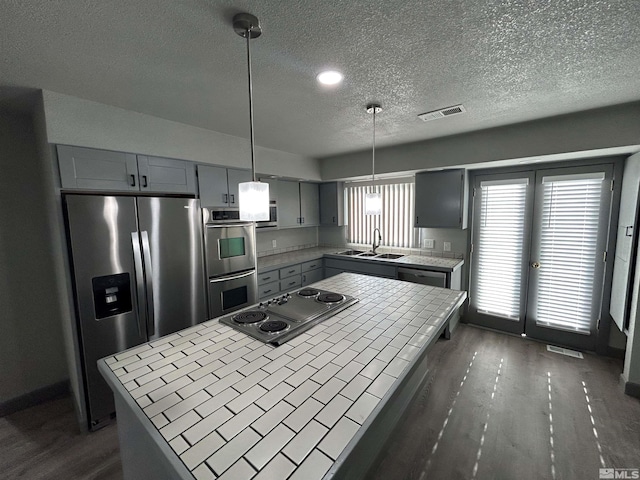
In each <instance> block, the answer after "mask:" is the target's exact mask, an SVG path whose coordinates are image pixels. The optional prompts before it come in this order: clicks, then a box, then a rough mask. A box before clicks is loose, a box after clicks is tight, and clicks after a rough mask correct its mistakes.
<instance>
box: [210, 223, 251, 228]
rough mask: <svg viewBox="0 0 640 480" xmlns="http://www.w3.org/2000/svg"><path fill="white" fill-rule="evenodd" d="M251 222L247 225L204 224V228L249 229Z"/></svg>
mask: <svg viewBox="0 0 640 480" xmlns="http://www.w3.org/2000/svg"><path fill="white" fill-rule="evenodd" d="M252 223H253V222H247V223H206V224H205V227H206V228H229V227H249V226H251V225H252Z"/></svg>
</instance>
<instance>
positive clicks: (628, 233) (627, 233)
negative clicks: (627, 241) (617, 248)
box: [624, 225, 633, 237]
mask: <svg viewBox="0 0 640 480" xmlns="http://www.w3.org/2000/svg"><path fill="white" fill-rule="evenodd" d="M624 235H625V236H626V237H633V225H629V226H628V227H626V229H625V232H624Z"/></svg>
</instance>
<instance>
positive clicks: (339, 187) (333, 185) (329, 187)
mask: <svg viewBox="0 0 640 480" xmlns="http://www.w3.org/2000/svg"><path fill="white" fill-rule="evenodd" d="M344 224H345V223H344V183H342V182H330V183H321V184H320V225H330V226H334V227H340V226H342V225H344Z"/></svg>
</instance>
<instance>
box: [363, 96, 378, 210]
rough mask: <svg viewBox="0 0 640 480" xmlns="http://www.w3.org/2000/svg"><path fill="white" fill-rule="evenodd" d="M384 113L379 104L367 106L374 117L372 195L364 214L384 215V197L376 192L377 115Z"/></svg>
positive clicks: (365, 201) (366, 200)
mask: <svg viewBox="0 0 640 480" xmlns="http://www.w3.org/2000/svg"><path fill="white" fill-rule="evenodd" d="M381 111H382V107H381V106H380V105H379V104H377V103H370V104H369V105H367V113H369V114H372V115H373V151H372V154H371V184H372V185H371V193H367V194H366V195H365V197H364V214H365V215H381V214H382V195H381V194H380V193H379V192H377V191H376V185H375V182H376V114H378V113H380V112H381Z"/></svg>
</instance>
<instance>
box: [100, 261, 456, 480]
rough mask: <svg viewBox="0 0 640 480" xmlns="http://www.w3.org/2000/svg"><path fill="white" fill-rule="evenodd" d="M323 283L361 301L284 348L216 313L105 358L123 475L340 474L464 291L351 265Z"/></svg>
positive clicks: (320, 284)
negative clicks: (235, 326)
mask: <svg viewBox="0 0 640 480" xmlns="http://www.w3.org/2000/svg"><path fill="white" fill-rule="evenodd" d="M314 286H317V287H318V288H323V289H326V290H331V291H336V292H340V293H344V294H348V295H352V296H354V297H357V298H359V299H360V302H359V303H357V304H355V305H353V306H351V307H349V308H347V309H346V310H344V311H342V312H340V313H338V314H336V315H335V316H333V317H331V318H329V319H328V320H326V321H324V322H323V323H321V324H319V325H316V326H315V327H313V328H312V329H311V330H309V331H307V332H305V333H303V334H301V335H299V336H298V337H296V338H294V339H292V340H291V341H289V342H288V343H286V344H284V345H282V346H280V347H272V346H271V345H267V344H264V343H262V342H260V341H258V340H254V339H252V338H250V337H248V336H246V335H245V334H243V333H242V332H238V331H236V330H233V329H231V328H230V327H227V326H224V325H221V324H220V323H218V321H217V320H215V319H214V320H210V321H208V322H205V323H202V324H200V325H197V326H195V327H192V328H189V329H187V330H184V331H181V332H179V333H176V334H173V335H169V336H167V337H164V338H161V339H158V340H155V341H152V342H149V343H146V344H143V345H140V346H138V347H135V348H132V349H130V350H127V351H125V352H121V353H119V354H117V355H115V356H112V357H107V358H106V359H103V360H100V361H99V369H100V371H101V372H102V374H103V375H104V376H105V378H106V380H107V382H108V383H109V385H110V386H111V388H112V389H113V390H114V394H115V398H116V407H117V414H118V430H119V434H120V443H121V455H122V459H123V469H124V474H125V478H126V479H129V478H137V477H139V476H140V475H143V474H144V475H147V476H148V475H152V476H153V478H156V479H162V478H183V479H193V478H195V479H198V480H201V479H213V478H224V479H227V478H232V479H245V478H246V479H249V478H257V479H285V478H291V479H305V480H312V479H320V478H323V477H325V478H338V477H340V476H341V475H340V473H341V471H343V470H344V469H345V468H347V467H346V466H345V465H347V463H348V459H349V455H355V454H358V453H357V448H358V445H359V444H360V445H362V444H365V443H366V442H367V441H370V440H371V439H369V440H366V439H367V435H366V434H367V433H370V432H371V431H372V430H373V429H374V427H375V428H377V427H376V425H375V422H376V420H379V419H377V417H380V418H382V417H383V415H381V412H386V410H388V409H389V408H390V405H391V403H392V402H391V401H390V399H392V398H393V397H400V396H403V397H406V396H409V395H406V394H405V393H406V392H404V393H403V392H401V390H402V389H403V388H405V386H404V385H405V384H406V383H407V382H408V380H407V379H408V378H409V377H410V376H416V375H414V374H413V373H414V372H415V371H417V368H418V366H419V365H418V364H420V363H422V364H424V363H425V362H426V355H425V352H426V350H427V348H428V347H429V346H430V345H431V344H432V343H433V342H435V340H436V339H437V337H438V336H439V334H440V333H441V332H442V330H443V329H444V328H445V326H446V323H447V322H448V320H449V318H450V316H451V315H452V314H453V313H454V312H455V311H456V310H457V308H458V307H459V306H460V305H461V304H462V302H463V301H464V300H465V299H466V292H460V291H454V290H448V289H441V288H435V287H429V286H424V285H419V284H414V283H407V282H400V281H397V280H390V279H384V278H378V277H371V276H364V275H357V274H352V273H343V274H340V275H338V276H335V277H331V278H328V279H325V280H323V281H321V282H318V283H317V284H314ZM423 369H424V370H425V371H424V374H426V367H424V368H423ZM409 373H411V375H409ZM401 393H402V395H400V394H401ZM394 401H395V400H394ZM403 401H408V399H404V400H403ZM396 403H397V402H396ZM385 415H386V413H385ZM387 416H388V415H387ZM385 418H386V417H385ZM378 423H380V422H378ZM387 423H389V422H388V421H387ZM392 423H393V422H392ZM385 428H387V429H389V428H392V426H391V427H389V426H388V425H387V426H386V427H385ZM369 436H371V435H369ZM376 437H377V435H376ZM360 450H362V448H360ZM341 469H342V470H341Z"/></svg>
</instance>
